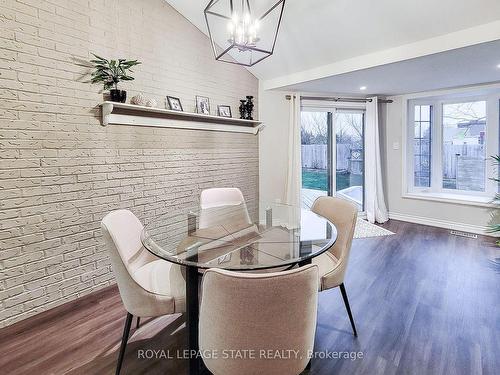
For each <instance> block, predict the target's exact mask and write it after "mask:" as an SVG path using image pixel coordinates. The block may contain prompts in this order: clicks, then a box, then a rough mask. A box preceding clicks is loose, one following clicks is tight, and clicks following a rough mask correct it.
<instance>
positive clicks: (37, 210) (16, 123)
mask: <svg viewBox="0 0 500 375" xmlns="http://www.w3.org/2000/svg"><path fill="white" fill-rule="evenodd" d="M0 24H1V27H0V198H1V199H0V327H3V326H6V325H9V324H12V323H14V322H16V321H19V320H21V319H24V318H27V317H29V316H31V315H33V314H36V313H38V312H41V311H44V310H47V309H49V308H52V307H54V306H57V305H59V304H61V303H64V302H66V301H69V300H72V299H75V298H77V297H79V296H82V295H84V294H87V293H89V292H92V291H94V290H96V289H99V288H102V287H104V286H106V285H109V284H111V283H113V282H114V281H113V275H112V272H111V270H110V266H109V262H108V258H107V254H106V249H105V247H104V246H103V243H102V240H101V235H100V230H99V222H100V220H101V219H102V217H103V216H104V215H105V214H106V213H107V212H109V211H110V210H114V209H117V208H122V207H123V208H129V209H131V210H132V211H133V212H134V213H136V214H137V215H138V216H139V217H140V218H141V219H142V220H143V221H146V222H147V221H148V220H150V219H151V218H152V217H154V216H155V215H159V214H161V213H164V212H166V211H167V210H173V209H175V208H181V207H188V206H192V205H193V204H195V203H196V200H197V197H198V196H199V193H200V191H201V190H202V189H204V188H208V187H212V186H237V187H239V188H241V189H242V191H243V193H244V195H245V197H246V199H247V200H248V204H249V207H250V209H251V210H252V211H253V212H255V211H256V209H257V202H258V140H257V137H256V136H253V135H248V134H230V133H216V132H203V131H191V130H176V129H159V128H137V127H126V126H108V127H106V128H104V127H102V126H101V125H100V121H99V110H98V107H97V106H98V104H99V103H100V102H101V101H102V100H103V98H102V94H99V93H98V91H99V89H100V87H98V86H95V85H94V86H92V85H90V84H89V83H87V82H86V81H87V80H88V75H87V74H88V68H85V67H83V66H82V62H84V61H86V60H89V59H90V58H91V55H90V53H91V52H94V53H96V54H98V55H102V56H107V57H112V58H119V57H120V58H121V57H123V58H136V59H139V60H140V61H142V62H143V64H142V65H140V66H138V67H137V68H136V69H135V74H134V75H135V77H136V80H135V81H133V82H131V83H127V84H124V85H123V86H122V88H124V89H127V90H128V95H129V98H130V97H131V96H132V95H134V94H135V93H137V92H144V93H145V94H146V95H149V96H152V97H154V98H155V99H156V100H157V101H158V103H159V104H160V105H161V106H163V103H164V97H165V95H167V94H168V95H172V96H177V97H179V98H180V99H181V101H182V104H183V106H184V109H185V110H186V111H193V110H194V97H195V95H203V96H208V97H210V101H211V106H212V111H213V112H214V111H215V109H216V108H217V104H229V105H231V106H232V111H233V115H234V116H236V115H237V114H238V104H239V103H238V100H239V99H240V98H243V97H244V96H245V95H249V94H252V95H254V96H256V95H257V80H256V79H255V77H253V76H252V75H251V74H250V73H248V72H247V71H246V70H244V69H242V68H240V67H238V66H233V65H230V64H223V63H219V62H215V61H214V59H213V56H212V52H211V49H210V45H209V41H208V39H207V38H206V36H204V35H203V34H202V33H201V32H200V31H199V30H197V29H196V28H195V27H194V26H192V25H191V24H190V23H189V22H188V21H186V20H185V19H184V18H183V17H182V16H180V15H179V14H178V13H177V12H176V11H175V10H173V9H172V8H171V7H170V6H169V5H167V4H166V2H164V1H163V0H89V1H76V0H74V1H73V0H17V1H16V0H2V1H0Z"/></svg>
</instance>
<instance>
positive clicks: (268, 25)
mask: <svg viewBox="0 0 500 375" xmlns="http://www.w3.org/2000/svg"><path fill="white" fill-rule="evenodd" d="M250 2H251V1H250V0H241V1H239V0H234V1H233V0H211V1H210V2H209V3H208V5H207V7H206V8H205V11H204V13H205V21H206V23H207V28H208V35H209V36H210V42H211V43H212V49H213V51H214V55H215V59H216V60H219V61H224V62H228V63H232V64H238V65H244V66H253V65H255V64H257V63H258V62H259V61H262V60H264V59H265V58H266V57H269V56H271V55H272V54H273V52H274V46H275V44H276V38H277V37H278V31H279V27H280V23H281V17H282V15H283V9H284V7H285V0H279V1H278V2H277V3H275V4H274V5H273V6H271V8H269V9H267V10H266V9H265V8H263V9H261V8H262V5H261V3H262V1H252V5H250Z"/></svg>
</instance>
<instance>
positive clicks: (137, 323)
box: [135, 316, 141, 329]
mask: <svg viewBox="0 0 500 375" xmlns="http://www.w3.org/2000/svg"><path fill="white" fill-rule="evenodd" d="M140 325H141V317H140V316H138V317H137V322H136V323H135V329H139V327H140Z"/></svg>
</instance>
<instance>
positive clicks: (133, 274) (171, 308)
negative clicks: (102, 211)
mask: <svg viewBox="0 0 500 375" xmlns="http://www.w3.org/2000/svg"><path fill="white" fill-rule="evenodd" d="M101 229H102V232H103V235H104V239H105V241H106V244H107V247H108V250H109V257H110V260H111V265H112V267H113V272H114V274H115V278H116V282H117V284H118V289H119V291H120V296H121V299H122V301H123V304H124V305H125V309H126V310H127V318H126V321H125V327H124V330H123V337H122V342H121V346H120V354H119V357H118V363H117V366H116V374H119V373H120V369H121V366H122V362H123V356H124V354H125V348H126V346H127V341H128V338H129V334H130V325H131V323H132V318H133V317H134V316H135V317H137V319H138V324H139V318H141V317H156V316H161V315H168V314H174V313H179V312H184V311H185V309H186V291H185V290H186V284H185V279H184V276H183V275H182V272H181V271H182V270H181V267H180V266H178V265H175V264H173V263H170V262H167V261H164V260H162V259H159V258H157V257H156V256H154V255H152V254H151V253H150V252H148V251H147V250H146V249H145V248H144V247H143V245H142V243H141V239H140V236H141V232H142V229H143V226H142V224H141V222H140V221H139V219H138V218H137V217H136V216H135V215H134V214H133V213H132V212H130V211H128V210H117V211H113V212H110V213H109V214H107V215H106V216H105V217H104V218H103V219H102V222H101Z"/></svg>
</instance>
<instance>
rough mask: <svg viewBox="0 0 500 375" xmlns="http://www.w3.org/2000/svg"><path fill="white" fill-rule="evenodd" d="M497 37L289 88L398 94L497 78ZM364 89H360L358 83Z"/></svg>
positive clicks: (499, 55)
mask: <svg viewBox="0 0 500 375" xmlns="http://www.w3.org/2000/svg"><path fill="white" fill-rule="evenodd" d="M499 64H500V40H498V41H494V42H489V43H482V44H477V45H474V46H470V47H465V48H460V49H455V50H452V51H447V52H442V53H436V54H433V55H428V56H424V57H419V58H416V59H410V60H406V61H401V62H397V63H393V64H386V65H381V66H377V67H374V68H370V69H363V70H358V71H355V72H350V73H345V74H339V75H334V76H330V77H325V78H321V79H317V80H313V81H309V82H304V83H299V84H296V85H290V86H287V87H285V88H284V89H286V90H290V91H305V92H325V93H328V92H330V93H338V94H363V95H366V94H383V95H397V94H407V93H414V92H421V91H430V90H437V89H443V88H452V87H459V86H467V85H475V84H482V83H490V82H497V81H500V68H499V67H498V65H499ZM362 86H365V87H366V90H365V91H361V90H360V87H362Z"/></svg>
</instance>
